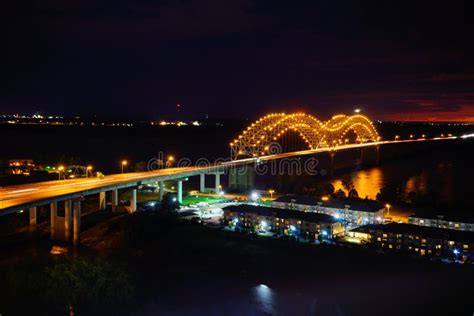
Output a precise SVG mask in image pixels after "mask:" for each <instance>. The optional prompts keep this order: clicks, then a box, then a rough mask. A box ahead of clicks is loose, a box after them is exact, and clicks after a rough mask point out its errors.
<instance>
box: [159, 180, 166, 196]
mask: <svg viewBox="0 0 474 316" xmlns="http://www.w3.org/2000/svg"><path fill="white" fill-rule="evenodd" d="M164 194H165V182H164V181H160V201H163V195H164Z"/></svg>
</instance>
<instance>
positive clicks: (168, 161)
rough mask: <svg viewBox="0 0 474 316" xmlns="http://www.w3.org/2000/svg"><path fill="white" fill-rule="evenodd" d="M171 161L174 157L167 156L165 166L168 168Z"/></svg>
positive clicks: (171, 163)
mask: <svg viewBox="0 0 474 316" xmlns="http://www.w3.org/2000/svg"><path fill="white" fill-rule="evenodd" d="M173 161H174V157H173V156H169V157H168V160H167V161H166V166H167V167H168V168H170V167H171V166H172V165H173Z"/></svg>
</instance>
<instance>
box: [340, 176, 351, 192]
mask: <svg viewBox="0 0 474 316" xmlns="http://www.w3.org/2000/svg"><path fill="white" fill-rule="evenodd" d="M341 182H342V187H343V188H344V190H346V191H347V192H349V191H350V190H352V189H354V183H353V182H352V179H351V178H350V177H348V176H346V177H344V178H342V180H341Z"/></svg>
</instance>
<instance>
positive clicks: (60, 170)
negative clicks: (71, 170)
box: [58, 166, 64, 180]
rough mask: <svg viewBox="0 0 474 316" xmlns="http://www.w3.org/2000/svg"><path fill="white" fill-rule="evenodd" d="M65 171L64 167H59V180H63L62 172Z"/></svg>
mask: <svg viewBox="0 0 474 316" xmlns="http://www.w3.org/2000/svg"><path fill="white" fill-rule="evenodd" d="M63 171H64V166H59V167H58V174H59V179H58V180H61V172H63Z"/></svg>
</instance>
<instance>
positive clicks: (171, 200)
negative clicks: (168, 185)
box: [160, 193, 179, 211]
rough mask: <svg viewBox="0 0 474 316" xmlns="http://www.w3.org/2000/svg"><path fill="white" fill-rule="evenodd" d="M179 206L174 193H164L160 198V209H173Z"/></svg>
mask: <svg viewBox="0 0 474 316" xmlns="http://www.w3.org/2000/svg"><path fill="white" fill-rule="evenodd" d="M178 207H179V202H178V201H177V199H176V196H175V195H174V194H170V193H166V194H165V195H163V199H162V200H161V204H160V209H161V210H162V211H175V210H177V209H178Z"/></svg>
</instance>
